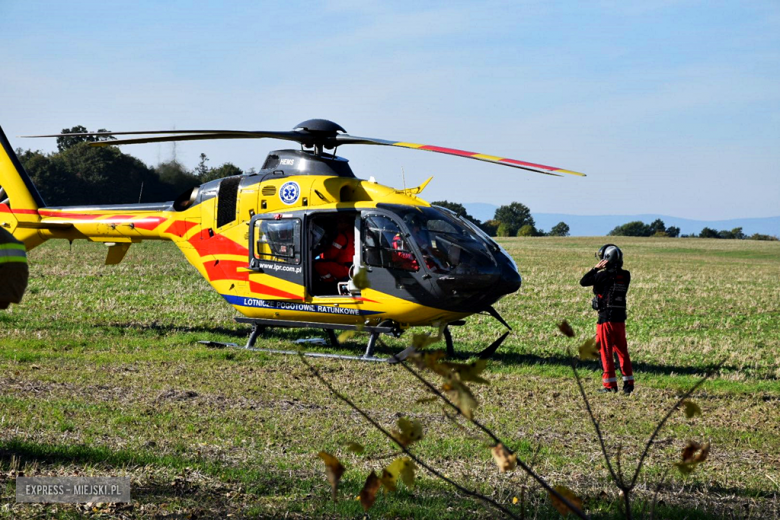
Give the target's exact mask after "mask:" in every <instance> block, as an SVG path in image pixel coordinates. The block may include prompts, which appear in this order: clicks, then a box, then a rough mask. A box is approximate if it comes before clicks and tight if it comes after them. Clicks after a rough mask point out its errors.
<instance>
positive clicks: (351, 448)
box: [347, 442, 366, 455]
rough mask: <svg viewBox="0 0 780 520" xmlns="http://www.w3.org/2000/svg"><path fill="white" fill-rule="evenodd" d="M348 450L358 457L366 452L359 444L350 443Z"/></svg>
mask: <svg viewBox="0 0 780 520" xmlns="http://www.w3.org/2000/svg"><path fill="white" fill-rule="evenodd" d="M347 449H348V450H349V451H351V452H352V453H357V454H358V455H360V454H361V453H363V452H364V451H366V449H365V448H364V447H363V446H362V445H360V444H358V443H357V442H348V443H347Z"/></svg>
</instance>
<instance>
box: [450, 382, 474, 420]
mask: <svg viewBox="0 0 780 520" xmlns="http://www.w3.org/2000/svg"><path fill="white" fill-rule="evenodd" d="M442 390H443V391H445V392H447V394H449V396H450V398H451V399H452V400H453V401H455V404H456V405H457V406H458V408H460V412H461V413H462V414H463V416H464V417H466V419H469V420H470V419H472V418H473V417H474V410H475V409H476V408H477V400H476V398H475V397H474V394H472V393H471V390H469V387H467V386H466V385H464V384H463V383H461V382H460V381H456V380H455V379H450V380H448V381H447V382H445V383H444V385H443V386H442Z"/></svg>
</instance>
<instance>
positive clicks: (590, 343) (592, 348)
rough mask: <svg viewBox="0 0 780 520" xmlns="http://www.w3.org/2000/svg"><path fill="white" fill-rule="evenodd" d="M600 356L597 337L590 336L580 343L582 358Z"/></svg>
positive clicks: (584, 359) (585, 359)
mask: <svg viewBox="0 0 780 520" xmlns="http://www.w3.org/2000/svg"><path fill="white" fill-rule="evenodd" d="M598 358H599V347H598V343H596V338H590V339H587V340H585V342H584V343H583V344H582V345H580V359H581V360H583V361H587V360H589V359H598Z"/></svg>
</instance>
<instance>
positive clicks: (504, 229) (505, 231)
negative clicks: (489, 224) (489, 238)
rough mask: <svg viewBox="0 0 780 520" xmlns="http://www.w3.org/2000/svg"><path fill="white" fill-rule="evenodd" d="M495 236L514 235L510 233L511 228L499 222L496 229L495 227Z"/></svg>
mask: <svg viewBox="0 0 780 520" xmlns="http://www.w3.org/2000/svg"><path fill="white" fill-rule="evenodd" d="M496 236H498V237H511V236H514V235H513V234H512V229H511V228H510V227H509V226H508V225H507V224H504V223H503V222H501V223H499V225H498V229H496Z"/></svg>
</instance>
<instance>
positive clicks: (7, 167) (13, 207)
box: [0, 128, 46, 249]
mask: <svg viewBox="0 0 780 520" xmlns="http://www.w3.org/2000/svg"><path fill="white" fill-rule="evenodd" d="M45 206H46V204H45V203H44V202H43V197H41V194H40V193H38V190H37V189H36V188H35V185H34V184H33V183H32V180H31V179H30V176H29V175H27V172H26V171H24V167H23V166H22V164H21V163H20V162H19V158H18V157H17V156H16V154H15V153H14V151H13V148H11V143H9V142H8V139H7V138H6V136H5V133H3V129H2V128H0V226H2V227H3V228H5V229H6V230H7V231H9V232H10V233H11V234H13V235H14V237H16V239H17V240H21V241H22V242H24V243H25V245H26V246H27V249H32V248H33V247H35V246H37V245H38V244H40V243H41V242H43V238H41V237H40V236H39V234H38V232H37V230H36V229H35V227H36V226H35V224H37V223H38V222H40V220H41V217H40V215H39V214H38V208H42V207H45Z"/></svg>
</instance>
